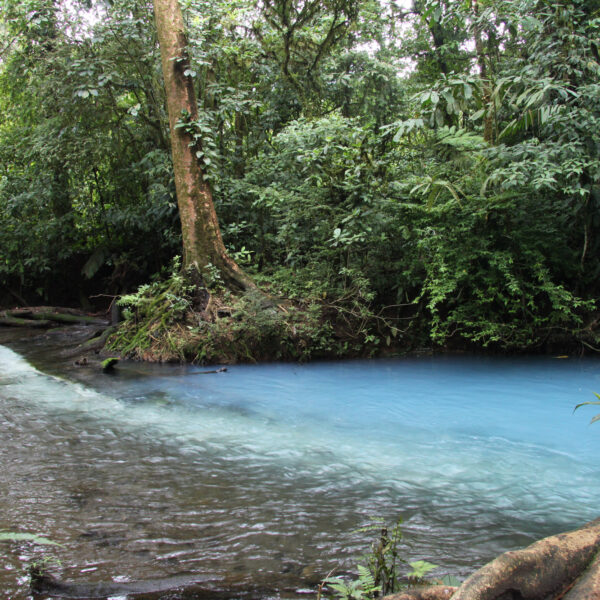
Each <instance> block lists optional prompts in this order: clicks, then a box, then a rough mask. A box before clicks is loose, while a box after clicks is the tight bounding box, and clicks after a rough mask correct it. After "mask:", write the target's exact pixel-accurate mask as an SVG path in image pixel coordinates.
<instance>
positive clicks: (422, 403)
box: [0, 339, 600, 599]
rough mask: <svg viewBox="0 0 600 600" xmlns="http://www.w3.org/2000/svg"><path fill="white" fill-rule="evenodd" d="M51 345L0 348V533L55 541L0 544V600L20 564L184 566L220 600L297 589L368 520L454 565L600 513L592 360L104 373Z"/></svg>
mask: <svg viewBox="0 0 600 600" xmlns="http://www.w3.org/2000/svg"><path fill="white" fill-rule="evenodd" d="M50 341H51V340H50ZM50 341H48V340H43V339H42V341H41V342H40V340H39V339H31V340H28V341H27V342H25V343H23V342H22V343H21V344H18V343H17V344H14V340H13V345H15V347H18V348H19V349H20V350H22V351H24V352H25V353H26V354H29V355H30V358H31V360H32V361H33V362H34V363H35V364H37V365H38V366H43V367H44V369H45V370H47V371H50V372H52V374H45V373H44V372H42V371H40V370H38V369H37V368H36V367H34V366H33V365H32V364H31V363H30V362H28V361H27V360H26V359H25V358H23V357H22V356H20V355H18V354H16V353H15V352H14V351H13V350H10V349H8V348H7V347H2V346H0V422H1V423H0V424H1V435H2V444H1V445H0V468H1V473H2V474H1V475H0V529H6V530H11V531H14V530H17V531H27V532H36V533H41V534H43V535H45V536H47V537H50V538H51V539H53V540H55V541H57V542H60V543H61V544H63V545H64V547H61V548H50V547H36V546H34V545H31V544H27V543H22V544H7V543H2V545H1V546H0V550H2V552H3V556H4V557H5V563H6V564H5V569H4V572H3V573H2V572H1V571H0V588H2V589H4V590H6V591H5V592H4V594H5V596H4V597H5V598H11V599H15V598H20V597H22V598H25V597H27V594H26V592H25V591H24V587H23V586H22V585H21V584H20V583H19V582H20V580H19V577H22V575H23V566H24V564H25V563H27V562H29V561H31V560H32V559H34V558H36V557H40V556H47V555H50V554H51V555H54V556H56V557H58V558H59V559H60V561H61V563H62V567H61V569H62V576H63V577H65V578H69V579H77V580H89V581H92V580H106V579H111V578H115V577H116V578H121V579H123V578H130V579H136V578H149V577H157V576H162V575H169V574H177V573H185V572H193V573H198V574H201V575H202V576H203V577H205V578H206V581H207V583H206V585H207V587H208V588H210V589H229V590H233V591H232V597H233V596H235V594H236V590H238V591H240V590H244V589H256V590H263V591H262V592H260V593H259V592H257V594H259V595H260V594H263V595H264V594H266V595H270V596H278V595H279V596H286V595H290V594H292V595H293V594H298V593H302V592H303V591H304V592H307V591H308V590H310V589H314V585H315V584H316V583H317V582H318V581H319V580H320V579H321V578H322V577H324V576H325V575H326V574H327V573H328V572H329V571H330V570H331V569H332V568H333V567H338V568H339V569H340V570H342V571H343V570H345V569H351V568H352V566H353V565H354V564H355V563H356V560H357V557H358V556H360V554H361V553H362V552H364V551H365V550H366V549H367V547H368V544H369V540H370V537H369V535H368V534H365V533H357V532H356V529H357V528H358V527H360V526H361V525H364V524H365V523H367V522H368V520H369V517H370V516H379V515H381V516H384V517H385V518H387V519H388V520H390V521H393V519H395V518H397V517H398V516H400V515H402V517H403V518H404V521H405V526H404V530H405V533H406V542H407V545H406V547H405V548H404V550H403V551H404V552H405V554H406V556H407V558H410V559H411V560H412V559H415V560H416V559H427V560H429V561H431V562H434V563H436V564H438V565H440V569H439V570H438V573H439V574H442V573H452V574H455V575H459V576H466V575H468V574H469V573H470V572H472V570H473V569H474V568H476V567H478V566H480V565H481V564H483V563H485V562H487V561H488V560H490V559H491V558H493V557H494V556H495V555H496V554H498V553H499V552H502V551H505V550H508V549H513V548H517V547H519V546H522V545H524V544H528V543H530V542H532V541H534V540H535V539H537V538H539V537H541V536H545V535H549V534H552V533H556V532H558V531H561V530H566V529H569V528H572V527H577V526H579V525H581V524H583V523H584V522H586V521H588V520H591V519H593V518H596V517H597V516H598V509H597V505H598V498H600V465H599V463H598V456H600V426H596V427H594V426H591V427H590V426H589V425H588V423H589V419H590V417H591V415H592V414H593V410H591V409H590V411H588V412H587V413H584V412H583V411H581V412H578V413H575V415H573V406H574V405H575V404H576V403H578V402H582V401H586V400H591V399H593V392H594V391H598V390H600V363H599V362H598V361H597V360H592V359H586V360H576V359H568V360H559V359H554V358H518V359H507V358H473V357H441V358H440V357H423V358H410V359H398V360H376V361H351V362H339V363H316V364H309V365H289V364H268V365H259V366H256V365H255V366H235V367H229V370H228V371H227V373H222V374H212V375H202V374H199V372H200V371H202V370H204V369H201V368H198V367H179V366H162V367H157V366H147V365H141V364H135V363H124V364H121V365H120V368H119V370H118V373H117V374H116V375H115V376H105V375H102V374H100V373H97V372H96V371H92V370H91V369H87V370H86V369H75V368H72V367H69V366H68V365H67V363H65V362H64V361H63V362H60V361H57V360H54V359H53V358H52V357H48V347H50V346H48V344H50ZM40 348H41V349H42V350H40ZM44 348H46V349H45V350H44ZM28 351H29V352H28ZM53 352H55V351H53ZM66 365H67V366H66ZM265 590H266V591H265ZM1 593H2V592H0V594H1ZM0 597H2V596H0Z"/></svg>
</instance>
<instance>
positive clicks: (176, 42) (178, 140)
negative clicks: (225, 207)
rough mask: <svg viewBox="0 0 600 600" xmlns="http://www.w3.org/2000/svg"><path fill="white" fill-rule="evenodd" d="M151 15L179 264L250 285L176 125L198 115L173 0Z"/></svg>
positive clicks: (157, 3) (188, 141) (160, 0)
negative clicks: (164, 103) (159, 62)
mask: <svg viewBox="0 0 600 600" xmlns="http://www.w3.org/2000/svg"><path fill="white" fill-rule="evenodd" d="M154 18H155V20H156V30H157V34H158V42H159V44H160V54H161V60H162V71H163V77H164V82H165V92H166V99H167V111H168V114H169V127H170V134H171V152H172V157H173V170H174V175H175V190H176V193H177V204H178V206H179V216H180V219H181V233H182V237H183V266H184V268H186V267H192V266H195V267H196V268H197V269H198V270H199V271H200V273H203V271H204V270H205V269H206V267H208V266H209V265H213V266H214V267H216V268H217V269H218V270H219V271H220V273H221V276H222V278H223V280H224V281H225V283H226V284H227V285H228V286H230V287H234V288H241V289H248V288H250V287H254V284H253V283H252V281H251V279H250V278H249V277H248V276H247V275H245V274H244V273H243V272H242V270H241V269H240V268H239V267H238V266H237V264H236V263H235V262H234V261H233V260H232V259H231V258H230V257H229V256H228V255H227V252H226V250H225V246H224V245H223V240H222V238H221V231H220V229H219V223H218V220H217V215H216V212H215V208H214V204H213V197H212V192H211V189H210V185H209V184H208V182H206V181H205V180H204V176H203V173H202V169H201V167H200V164H199V162H198V159H197V157H196V150H197V149H196V148H194V147H192V146H193V144H192V141H193V140H192V137H191V136H190V134H189V133H188V132H186V131H185V128H182V127H180V128H177V124H178V123H179V121H180V119H181V117H182V114H183V115H185V118H189V120H190V122H194V121H197V120H198V105H197V101H196V95H195V93H194V82H193V79H192V77H191V76H190V75H186V71H187V69H189V57H188V54H187V38H186V35H185V30H184V22H183V14H182V11H181V7H180V6H179V2H178V0H154Z"/></svg>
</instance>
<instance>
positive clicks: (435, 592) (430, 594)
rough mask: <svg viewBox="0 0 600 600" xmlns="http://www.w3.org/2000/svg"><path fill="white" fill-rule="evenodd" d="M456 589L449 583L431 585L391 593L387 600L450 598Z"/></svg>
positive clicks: (436, 599)
mask: <svg viewBox="0 0 600 600" xmlns="http://www.w3.org/2000/svg"><path fill="white" fill-rule="evenodd" d="M456 589H457V588H455V587H452V586H448V585H429V586H426V587H420V588H415V589H413V590H406V591H404V592H400V593H398V594H391V595H389V596H386V597H385V600H450V598H452V594H454V592H456Z"/></svg>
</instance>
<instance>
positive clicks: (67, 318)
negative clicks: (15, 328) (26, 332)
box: [4, 306, 108, 325]
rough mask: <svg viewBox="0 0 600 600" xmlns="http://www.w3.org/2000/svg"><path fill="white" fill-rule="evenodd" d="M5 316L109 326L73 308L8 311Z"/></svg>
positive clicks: (44, 307) (71, 323)
mask: <svg viewBox="0 0 600 600" xmlns="http://www.w3.org/2000/svg"><path fill="white" fill-rule="evenodd" d="M4 314H5V315H6V316H7V317H15V318H18V319H33V320H36V321H51V322H54V323H61V324H65V325H108V321H107V320H106V319H100V318H98V317H95V316H91V315H88V314H85V313H83V312H81V311H78V310H76V309H71V308H56V307H49V306H37V307H32V308H16V309H13V310H6V311H4Z"/></svg>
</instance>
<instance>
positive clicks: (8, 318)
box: [0, 313, 52, 329]
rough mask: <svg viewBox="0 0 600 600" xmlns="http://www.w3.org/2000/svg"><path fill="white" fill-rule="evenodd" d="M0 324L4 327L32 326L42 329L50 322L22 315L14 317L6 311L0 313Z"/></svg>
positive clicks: (48, 325) (50, 324)
mask: <svg viewBox="0 0 600 600" xmlns="http://www.w3.org/2000/svg"><path fill="white" fill-rule="evenodd" d="M0 325H4V326H6V327H34V328H38V329H42V328H45V327H51V326H52V322H51V321H48V320H42V319H40V320H37V321H34V320H33V319H25V318H22V317H15V316H13V315H7V314H6V313H0Z"/></svg>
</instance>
